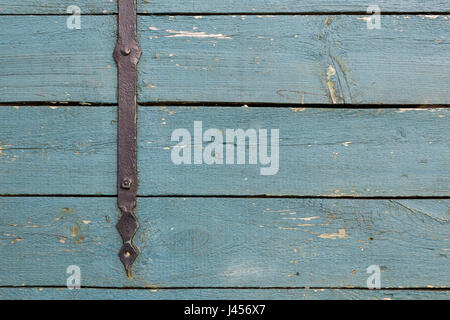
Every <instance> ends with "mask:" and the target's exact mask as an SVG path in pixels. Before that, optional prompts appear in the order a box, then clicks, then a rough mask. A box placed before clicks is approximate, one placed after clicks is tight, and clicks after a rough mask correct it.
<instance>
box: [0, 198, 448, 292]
mask: <svg viewBox="0 0 450 320" xmlns="http://www.w3.org/2000/svg"><path fill="white" fill-rule="evenodd" d="M449 205H450V202H449V200H345V199H233V198H227V199H224V198H139V200H138V209H137V215H138V217H139V221H140V228H139V230H138V233H137V235H136V237H135V241H136V245H137V246H138V247H139V249H140V251H141V254H140V256H139V258H138V260H137V261H136V263H135V265H134V268H133V278H132V279H130V278H127V277H126V276H125V273H124V270H123V266H122V265H121V263H120V261H119V259H118V258H117V253H118V252H119V249H120V246H121V239H120V236H119V234H118V232H117V230H116V228H115V224H116V222H117V219H118V216H119V212H118V210H117V204H116V199H115V198H83V197H77V198H65V197H58V198H54V197H50V198H46V197H38V198H30V197H25V198H24V197H1V198H0V235H1V238H0V240H1V242H0V264H1V267H0V285H1V286H21V285H22V286H61V287H65V286H66V280H67V277H68V275H67V274H66V269H67V267H68V266H70V265H78V266H79V267H80V268H81V277H82V283H81V285H82V286H89V287H92V286H95V287H132V288H134V287H140V288H149V289H157V288H168V287H206V288H208V287H209V288H211V287H233V288H234V287H236V288H238V287H241V288H242V287H257V288H263V287H281V288H285V287H297V288H304V287H325V288H347V287H355V288H365V287H366V284H367V278H368V276H369V275H368V274H367V272H366V270H367V268H368V267H369V266H371V265H378V266H379V267H380V270H381V287H382V288H399V287H403V288H444V289H449V288H450V274H449V273H448V266H449V255H448V252H449V249H450V242H449V240H450V233H449V230H450V229H449V224H450V221H449Z"/></svg>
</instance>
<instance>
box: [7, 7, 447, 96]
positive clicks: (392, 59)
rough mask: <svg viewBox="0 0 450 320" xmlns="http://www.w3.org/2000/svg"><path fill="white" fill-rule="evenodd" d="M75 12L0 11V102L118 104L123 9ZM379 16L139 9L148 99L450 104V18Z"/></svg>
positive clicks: (143, 88) (142, 84)
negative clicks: (375, 19) (372, 23)
mask: <svg viewBox="0 0 450 320" xmlns="http://www.w3.org/2000/svg"><path fill="white" fill-rule="evenodd" d="M66 18H67V17H66V16H38V17H37V16H34V17H28V16H1V17H0V23H1V24H2V25H7V26H8V28H7V29H3V30H2V31H1V32H0V38H1V39H2V40H1V42H0V63H1V65H2V66H3V68H2V69H1V70H0V102H16V101H38V102H39V101H46V102H49V101H62V102H64V101H75V102H94V103H115V102H116V67H115V63H114V61H113V58H112V54H111V52H112V51H113V48H114V46H115V42H116V33H115V32H116V18H115V17H114V16H87V17H83V20H82V21H83V22H82V28H81V30H69V29H67V27H66ZM381 25H382V28H381V30H368V29H367V27H366V21H364V17H363V16H345V15H342V16H283V15H282V16H268V15H266V16H248V17H244V16H235V17H233V16H204V17H202V18H201V19H200V18H199V17H189V16H188V17H186V16H177V17H169V16H158V17H155V16H141V17H140V18H139V28H140V41H141V46H142V47H143V51H144V54H143V56H142V59H141V61H140V63H139V66H138V68H139V77H140V78H139V84H140V88H139V101H140V102H141V103H142V102H154V101H181V100H183V101H200V102H208V101H224V102H243V103H244V102H276V103H324V104H330V105H331V104H342V103H348V104H349V103H353V104H359V103H361V104H373V103H375V104H379V103H380V104H381V103H384V104H392V103H395V104H402V103H403V104H422V103H423V104H448V103H449V101H450V99H449V98H450V96H449V91H448V90H447V83H449V82H450V78H449V77H450V76H449V74H450V72H449V71H450V64H449V61H450V59H448V57H449V52H448V50H446V44H448V37H447V36H446V35H447V34H448V33H449V31H450V29H449V26H450V24H449V23H448V16H445V15H440V16H413V15H410V16H386V17H383V18H382V24H381ZM156 29H158V30H156ZM424 57H426V58H424Z"/></svg>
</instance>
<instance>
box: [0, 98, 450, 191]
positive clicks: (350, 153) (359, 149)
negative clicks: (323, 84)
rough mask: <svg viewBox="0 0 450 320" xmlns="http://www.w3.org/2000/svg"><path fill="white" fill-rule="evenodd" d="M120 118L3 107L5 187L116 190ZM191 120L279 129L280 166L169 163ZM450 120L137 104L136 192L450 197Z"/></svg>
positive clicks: (423, 113) (417, 113) (95, 111)
mask: <svg viewBox="0 0 450 320" xmlns="http://www.w3.org/2000/svg"><path fill="white" fill-rule="evenodd" d="M115 121H116V108H115V107H60V108H55V107H0V148H1V149H0V151H1V152H0V164H1V165H0V177H1V179H0V194H29V195H32V194H79V195H95V194H103V195H115V194H116V190H115V179H116V163H117V155H116V152H117V149H116V136H117V134H116V122H115ZM194 121H202V122H203V130H204V131H205V130H207V129H209V128H217V129H220V130H223V132H225V129H226V128H230V129H237V128H242V129H244V130H247V129H249V128H255V129H258V128H266V129H269V130H270V129H280V151H279V157H280V160H279V172H278V173H277V174H276V175H273V176H262V175H260V168H262V167H266V166H264V165H259V164H258V165H248V164H247V165H236V164H234V165H225V164H223V165H217V164H216V165H206V164H203V165H193V164H192V165H175V164H173V162H172V161H171V153H172V149H173V146H175V145H176V144H177V143H178V142H176V141H175V142H172V141H171V134H172V132H173V131H174V130H175V129H178V128H187V129H188V130H189V131H190V132H191V134H193V125H194ZM418 124H420V125H418ZM448 128H449V118H448V109H425V110H410V109H340V110H335V109H310V108H306V109H298V108H297V109H291V108H222V107H217V108H190V107H189V108H188V107H169V108H167V107H155V108H153V107H151V108H150V107H140V108H139V132H138V139H139V149H138V150H139V152H138V160H139V164H138V168H139V175H140V187H139V194H140V195H261V194H268V195H297V196H332V197H339V196H359V197H360V196H383V197H392V196H442V197H446V196H448V195H449V194H450V192H449V185H450V184H449V180H450V177H449V172H450V170H449V164H450V161H449V158H450V148H449V143H450V142H449V139H448ZM206 145H207V143H206V142H205V143H204V146H206ZM247 152H248V150H247ZM247 163H248V161H247Z"/></svg>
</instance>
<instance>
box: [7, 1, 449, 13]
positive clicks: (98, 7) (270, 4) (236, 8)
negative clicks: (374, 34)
mask: <svg viewBox="0 0 450 320" xmlns="http://www.w3.org/2000/svg"><path fill="white" fill-rule="evenodd" d="M70 4H73V5H77V6H79V7H80V8H81V10H82V13H83V14H93V13H95V14H99V13H115V12H117V8H116V6H117V5H116V3H115V2H113V1H109V0H89V1H87V0H72V1H71V2H70ZM138 4H139V12H141V13H159V12H163V13H177V12H187V13H189V12H192V13H196V12H205V13H207V12H355V11H359V12H361V11H362V12H365V11H366V10H367V7H368V3H367V2H366V1H362V0H347V1H344V0H320V1H317V0H304V1H295V0H270V1H267V0H246V1H238V0H222V1H219V0H195V1H188V2H186V1H176V0H169V1H168V0H165V1H164V0H152V1H147V0H140V1H138ZM377 5H379V6H380V7H381V9H382V10H383V11H385V12H386V11H391V12H392V11H393V12H424V11H430V12H448V11H450V6H449V4H448V2H447V1H444V0H427V1H426V2H424V1H419V0H408V1H401V2H395V1H392V0H378V1H377ZM68 6H69V4H68V3H67V1H63V0H53V1H48V0H21V1H8V0H0V14H46V13H47V14H48V13H51V14H64V13H65V12H66V8H67V7H68Z"/></svg>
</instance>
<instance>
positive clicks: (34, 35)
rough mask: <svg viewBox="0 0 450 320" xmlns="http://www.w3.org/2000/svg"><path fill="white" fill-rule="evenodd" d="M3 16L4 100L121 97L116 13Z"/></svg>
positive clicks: (0, 77) (0, 80)
mask: <svg viewBox="0 0 450 320" xmlns="http://www.w3.org/2000/svg"><path fill="white" fill-rule="evenodd" d="M66 19H67V17H65V16H35V17H29V16H0V24H1V25H2V26H7V27H5V28H2V29H1V30H0V39H1V40H0V65H1V66H2V67H1V68H0V102H9V101H60V102H65V101H66V102H70V101H78V102H83V101H90V102H102V103H108V102H109V103H111V102H115V101H116V96H115V92H116V87H117V80H116V77H117V76H116V73H117V71H116V66H115V62H114V60H113V56H112V52H113V50H114V46H115V42H116V40H115V39H116V17H113V16H105V17H101V16H89V17H83V20H82V27H81V29H80V30H69V29H68V28H67V25H66Z"/></svg>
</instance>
